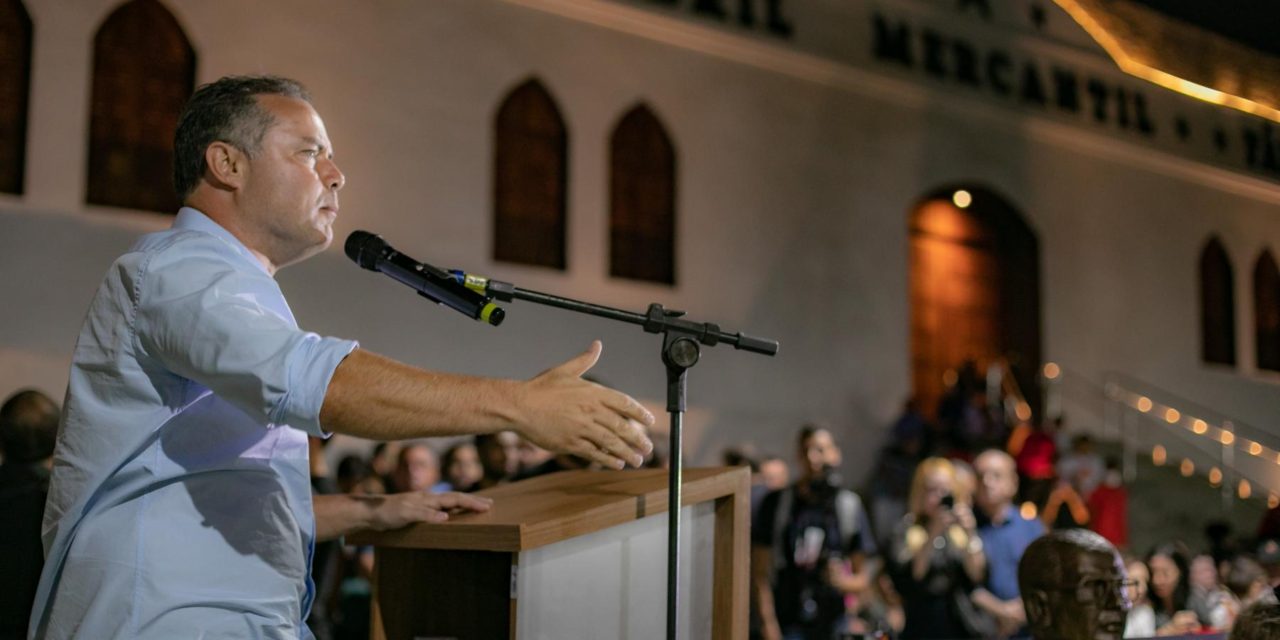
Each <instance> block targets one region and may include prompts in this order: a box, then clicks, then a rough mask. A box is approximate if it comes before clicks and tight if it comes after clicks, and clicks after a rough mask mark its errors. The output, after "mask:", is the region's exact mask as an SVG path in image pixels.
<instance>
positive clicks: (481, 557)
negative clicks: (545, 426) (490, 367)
mask: <svg viewBox="0 0 1280 640" xmlns="http://www.w3.org/2000/svg"><path fill="white" fill-rule="evenodd" d="M683 473H684V486H683V488H682V491H683V494H682V501H683V503H684V504H683V510H682V513H681V518H682V519H681V523H680V524H681V533H682V535H681V552H680V553H681V555H680V563H681V571H680V574H681V580H680V583H681V586H680V595H681V603H680V607H681V612H680V618H681V620H680V625H679V628H680V638H681V639H682V640H686V639H687V640H702V639H703V638H715V639H717V640H742V639H745V638H746V637H747V597H748V595H747V584H748V580H749V577H750V576H749V564H748V563H749V557H750V555H749V553H750V552H749V545H750V541H749V539H748V535H749V529H748V527H749V524H748V520H749V514H748V511H749V509H750V506H749V499H748V491H749V489H748V485H749V483H750V475H749V473H748V471H747V469H746V468H745V467H736V468H707V469H685V470H684V472H683ZM479 495H484V496H488V497H490V498H493V501H494V503H493V508H492V509H491V510H490V511H489V512H488V513H484V514H466V515H459V516H454V517H453V518H451V519H450V521H449V522H446V523H444V524H425V523H421V524H417V525H414V526H410V527H406V528H404V529H399V530H396V531H385V532H364V533H361V534H358V535H352V536H348V540H347V541H348V542H349V543H351V544H370V545H374V546H375V547H376V552H375V557H376V560H375V569H374V585H373V611H372V620H373V621H372V630H371V631H372V637H373V638H374V639H376V640H414V639H429V640H445V639H450V638H456V639H458V640H494V639H497V638H510V639H516V638H518V639H519V640H536V639H543V638H545V639H547V640H575V639H582V640H602V639H612V638H618V639H624V638H626V639H635V640H640V639H644V640H650V639H652V638H661V637H663V636H664V635H665V631H666V620H665V616H666V571H667V567H666V556H667V516H666V512H667V472H666V471H665V470H658V469H652V470H650V469H645V470H637V471H565V472H561V473H556V474H551V475H547V476H542V477H539V478H533V479H530V480H525V481H522V482H517V483H513V484H507V485H501V486H498V487H494V488H492V489H488V490H485V491H482V492H480V494H479Z"/></svg>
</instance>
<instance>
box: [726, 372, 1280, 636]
mask: <svg viewBox="0 0 1280 640" xmlns="http://www.w3.org/2000/svg"><path fill="white" fill-rule="evenodd" d="M966 379H967V380H968V382H966ZM984 383H985V381H982V380H979V379H978V378H977V377H976V376H973V375H969V376H965V375H961V376H959V379H958V380H957V382H956V383H954V384H953V385H952V386H951V387H950V389H949V390H948V392H947V394H946V395H945V396H944V397H943V399H942V401H941V403H940V406H939V407H938V410H937V412H936V415H937V419H936V420H929V419H926V417H925V416H924V414H923V412H922V411H921V410H920V409H919V407H918V406H917V403H916V402H914V401H909V402H907V403H906V406H905V409H904V411H903V413H902V415H901V417H900V418H899V419H898V420H897V421H896V422H895V423H894V425H893V428H892V431H891V438H890V443H889V444H888V446H887V447H886V448H885V450H884V451H883V452H882V454H881V455H880V456H879V457H878V460H877V465H876V468H875V469H874V471H873V472H872V473H871V474H870V476H869V482H868V484H867V486H866V491H865V492H864V494H865V495H867V497H868V501H867V503H866V504H865V505H864V503H863V501H862V500H861V499H860V497H859V495H858V494H856V493H854V492H853V491H851V490H850V488H849V487H848V485H847V484H846V483H844V482H842V481H840V480H839V476H838V475H837V474H836V472H835V470H836V469H837V468H839V466H840V463H841V455H840V448H839V446H838V444H837V443H836V442H835V438H834V436H833V433H832V431H831V430H830V429H825V428H822V427H820V426H815V425H807V426H805V427H803V428H801V429H800V430H799V433H798V436H797V439H796V443H797V453H798V455H797V462H798V465H799V467H798V471H797V473H796V474H795V479H794V481H793V482H791V483H788V484H786V485H785V486H778V484H779V483H778V482H777V481H776V480H767V479H766V478H765V477H764V476H763V473H762V474H760V477H759V478H758V480H757V486H758V488H756V489H754V490H753V505H756V506H755V507H754V509H753V521H752V542H753V553H752V563H753V567H752V573H753V602H752V604H753V607H752V635H753V637H758V638H764V639H766V640H774V639H787V640H795V639H806V640H808V639H822V640H828V639H831V638H845V637H898V638H904V639H913V638H1019V637H1033V636H1034V637H1042V636H1044V635H1045V634H1044V633H1041V634H1036V633H1034V631H1035V630H1034V629H1032V628H1031V627H1030V626H1029V624H1028V606H1027V605H1026V603H1024V601H1023V599H1022V597H1021V596H1022V594H1021V588H1020V585H1019V566H1020V563H1021V561H1022V559H1023V556H1024V553H1025V552H1026V550H1027V549H1028V547H1029V546H1030V545H1031V544H1032V543H1033V542H1034V541H1036V540H1038V539H1043V537H1044V536H1045V534H1046V533H1049V532H1053V531H1087V532H1089V535H1091V536H1096V539H1097V540H1098V541H1100V544H1102V545H1106V546H1107V548H1109V549H1116V550H1120V551H1122V552H1124V553H1125V555H1123V565H1124V568H1125V571H1126V574H1127V576H1128V577H1127V578H1124V579H1123V580H1122V581H1121V582H1120V583H1118V585H1117V588H1116V592H1115V593H1116V595H1115V597H1116V598H1117V599H1122V600H1123V601H1124V602H1125V604H1126V605H1127V607H1126V608H1127V611H1128V612H1127V614H1125V615H1124V618H1123V621H1122V622H1123V624H1122V625H1121V624H1120V621H1117V623H1116V624H1117V627H1123V637H1126V638H1146V637H1164V636H1181V635H1188V634H1214V633H1217V634H1225V633H1228V632H1231V630H1232V629H1233V626H1234V623H1235V621H1236V620H1237V619H1239V618H1240V616H1241V615H1242V612H1243V611H1244V610H1245V609H1247V608H1248V607H1250V606H1251V605H1255V604H1257V605H1259V606H1261V607H1267V608H1268V609H1267V610H1268V611H1271V612H1272V613H1271V615H1272V616H1273V617H1274V616H1275V611H1274V610H1273V609H1271V608H1277V607H1280V604H1277V598H1276V592H1277V590H1278V589H1280V541H1278V540H1277V537H1280V536H1276V537H1268V536H1269V535H1272V534H1268V533H1267V532H1266V531H1260V532H1259V533H1260V536H1259V539H1258V540H1259V546H1258V547H1257V553H1244V552H1242V551H1241V550H1242V549H1245V548H1248V546H1249V545H1248V543H1250V542H1251V541H1232V540H1228V539H1227V537H1228V536H1227V535H1226V534H1227V532H1226V531H1224V530H1223V528H1222V525H1214V526H1212V527H1210V528H1209V530H1208V531H1207V534H1208V536H1207V537H1208V540H1209V543H1208V545H1207V546H1206V548H1205V551H1204V552H1203V553H1201V554H1199V555H1194V554H1191V553H1190V552H1189V551H1188V546H1187V545H1186V544H1185V543H1183V542H1180V541H1171V542H1169V543H1167V544H1162V545H1160V546H1158V547H1156V548H1155V549H1152V550H1150V551H1147V552H1146V553H1145V555H1142V556H1138V555H1131V554H1132V553H1133V550H1131V549H1130V548H1129V536H1128V515H1127V514H1128V489H1127V487H1125V485H1124V483H1123V481H1122V475H1121V473H1120V469H1119V464H1118V461H1117V460H1115V459H1104V458H1103V457H1102V456H1101V455H1100V454H1099V453H1097V452H1096V451H1095V450H1094V443H1093V441H1092V440H1091V439H1090V437H1089V436H1088V435H1087V434H1083V433H1077V434H1074V435H1072V434H1068V433H1066V432H1065V430H1064V426H1065V424H1064V422H1065V421H1064V420H1063V418H1062V417H1057V418H1056V419H1053V420H1049V421H1046V422H1044V423H1043V424H1035V425H1033V424H1032V423H1030V422H1029V421H1025V420H1024V421H1017V420H1014V421H1013V424H1007V423H1006V420H1005V418H1004V416H1005V415H1015V414H1014V413H1013V412H1008V413H1007V414H1006V413H1005V412H1003V411H1001V409H1002V408H1003V406H1004V404H1005V403H1004V402H1002V400H1003V399H1002V398H1001V397H1000V394H999V393H992V394H988V393H987V392H986V389H984V388H983V384H984ZM992 400H995V401H994V402H992ZM742 458H743V456H742V455H741V453H739V452H737V451H733V452H731V453H730V455H727V456H726V462H733V461H735V460H740V459H742ZM769 459H776V458H769ZM747 462H748V463H749V461H747ZM761 468H762V467H761ZM769 483H771V484H769ZM1273 512H1274V516H1275V517H1269V519H1268V520H1267V521H1264V523H1263V527H1264V528H1265V527H1267V526H1268V523H1271V524H1280V511H1277V510H1273ZM1270 515H1271V514H1269V516H1270ZM1273 521H1274V522H1273ZM1273 528H1275V527H1273ZM1276 533H1277V534H1280V531H1278V532H1276ZM1119 557H1120V556H1117V558H1119ZM1098 597H1099V598H1105V597H1109V596H1106V595H1105V594H1104V593H1102V592H1099V595H1098ZM1259 615H1261V616H1262V618H1266V615H1265V614H1259ZM1270 628H1271V629H1272V631H1273V632H1276V633H1280V627H1275V626H1273V627H1270ZM1061 637H1071V636H1070V635H1069V634H1068V635H1062V636H1061ZM1090 637H1092V636H1090ZM1115 637H1120V635H1119V632H1117V635H1116V636H1115ZM1233 637H1236V636H1233ZM1240 637H1244V636H1240ZM1260 637H1271V636H1260ZM1276 637H1280V636H1276Z"/></svg>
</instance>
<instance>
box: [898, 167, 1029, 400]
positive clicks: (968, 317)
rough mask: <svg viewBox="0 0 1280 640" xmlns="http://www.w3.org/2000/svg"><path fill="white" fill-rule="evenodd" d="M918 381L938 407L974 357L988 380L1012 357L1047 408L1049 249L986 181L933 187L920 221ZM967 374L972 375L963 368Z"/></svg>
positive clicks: (919, 391) (916, 212)
mask: <svg viewBox="0 0 1280 640" xmlns="http://www.w3.org/2000/svg"><path fill="white" fill-rule="evenodd" d="M966 196H967V197H966ZM909 228H910V234H911V235H910V237H911V249H910V260H911V262H910V278H909V280H910V287H911V359H912V363H911V364H912V367H911V368H912V383H913V387H914V390H915V395H916V399H917V402H918V403H919V407H920V408H921V409H922V410H924V411H925V412H926V414H928V415H930V416H934V415H935V412H936V410H937V407H938V402H939V400H940V399H941V398H942V397H943V394H944V392H945V391H946V389H947V388H948V386H949V385H950V384H953V383H954V382H955V380H956V377H957V372H958V371H959V370H960V368H961V367H962V365H963V364H964V363H965V362H968V361H971V362H973V364H974V365H975V369H974V371H975V373H976V375H977V376H978V378H979V379H978V380H975V381H970V384H978V385H981V384H982V378H983V377H984V376H985V372H986V371H987V369H988V367H989V366H990V365H991V364H993V363H998V362H1000V361H1001V360H1003V361H1006V362H1008V364H1009V368H1010V370H1011V371H1012V373H1013V378H1014V379H1015V380H1016V381H1017V383H1018V385H1019V387H1020V388H1021V390H1022V392H1023V393H1024V395H1025V396H1026V400H1027V402H1028V403H1029V404H1030V408H1031V409H1032V411H1033V412H1034V413H1035V414H1036V415H1039V393H1038V391H1037V374H1038V372H1039V368H1040V249H1039V241H1038V240H1037V239H1036V235H1035V232H1034V231H1033V230H1032V229H1031V227H1029V226H1028V225H1027V223H1026V221H1025V220H1024V219H1023V218H1022V216H1021V214H1019V213H1018V211H1017V210H1016V209H1014V208H1013V206H1011V205H1010V204H1009V203H1008V202H1007V201H1006V200H1005V199H1003V198H1001V197H1000V196H999V195H997V194H996V193H994V192H993V191H991V190H990V189H985V188H982V187H976V186H969V185H965V186H961V185H956V186H950V187H946V188H942V189H938V190H937V191H934V192H930V193H929V194H927V195H926V196H925V198H924V199H922V200H921V202H920V203H919V204H918V205H917V206H916V207H915V208H914V209H913V210H912V212H911V220H910V227H909ZM961 377H963V374H962V375H961Z"/></svg>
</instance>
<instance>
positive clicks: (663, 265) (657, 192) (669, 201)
mask: <svg viewBox="0 0 1280 640" xmlns="http://www.w3.org/2000/svg"><path fill="white" fill-rule="evenodd" d="M675 209H676V154H675V148H674V147H673V146H672V144H671V140H670V138H668V137H667V132H666V130H665V128H664V127H663V126H662V123H661V122H659V121H658V118H657V117H656V116H655V115H654V114H653V112H652V111H650V110H649V108H648V107H646V106H644V105H637V106H636V107H635V108H633V109H631V110H630V111H628V112H627V113H626V115H624V116H623V117H622V120H621V121H619V122H618V126H617V127H616V128H614V130H613V135H612V136H610V139H609V212H610V213H609V274H610V275H613V276H617V277H620V278H632V279H635V280H648V281H651V282H662V283H666V284H675V281H676V267H675V227H676V224H675V223H676V215H675Z"/></svg>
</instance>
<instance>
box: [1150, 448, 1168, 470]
mask: <svg viewBox="0 0 1280 640" xmlns="http://www.w3.org/2000/svg"><path fill="white" fill-rule="evenodd" d="M1167 455H1168V454H1167V452H1166V451H1165V450H1164V447H1163V446H1161V445H1156V446H1155V447H1154V448H1153V449H1151V464H1154V465H1156V466H1157V467H1162V466H1164V463H1165V459H1166V457H1167Z"/></svg>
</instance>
